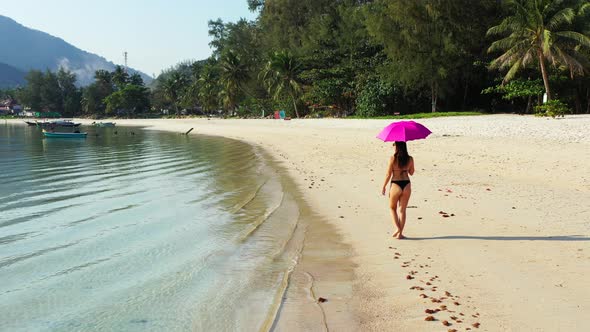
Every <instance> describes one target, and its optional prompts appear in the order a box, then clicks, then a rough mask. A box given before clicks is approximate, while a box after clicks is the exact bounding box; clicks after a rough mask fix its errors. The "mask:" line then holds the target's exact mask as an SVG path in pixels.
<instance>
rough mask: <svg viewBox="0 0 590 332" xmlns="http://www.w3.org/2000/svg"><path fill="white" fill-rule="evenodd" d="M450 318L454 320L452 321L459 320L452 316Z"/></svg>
mask: <svg viewBox="0 0 590 332" xmlns="http://www.w3.org/2000/svg"><path fill="white" fill-rule="evenodd" d="M449 318H450V319H452V320H457V316H451V317H449Z"/></svg>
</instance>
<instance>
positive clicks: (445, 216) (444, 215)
mask: <svg viewBox="0 0 590 332" xmlns="http://www.w3.org/2000/svg"><path fill="white" fill-rule="evenodd" d="M442 216H443V218H448V217H450V216H449V215H448V214H443V215H442Z"/></svg>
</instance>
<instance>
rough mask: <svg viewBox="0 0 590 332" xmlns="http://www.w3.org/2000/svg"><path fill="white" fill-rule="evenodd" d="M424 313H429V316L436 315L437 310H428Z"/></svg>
mask: <svg viewBox="0 0 590 332" xmlns="http://www.w3.org/2000/svg"><path fill="white" fill-rule="evenodd" d="M424 312H425V313H427V314H435V313H436V310H432V309H426V310H424Z"/></svg>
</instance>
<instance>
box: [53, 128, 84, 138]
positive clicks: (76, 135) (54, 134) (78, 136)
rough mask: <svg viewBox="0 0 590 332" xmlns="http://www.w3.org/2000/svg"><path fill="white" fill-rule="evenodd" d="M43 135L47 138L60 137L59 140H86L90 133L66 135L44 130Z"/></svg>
mask: <svg viewBox="0 0 590 332" xmlns="http://www.w3.org/2000/svg"><path fill="white" fill-rule="evenodd" d="M43 135H44V136H45V137H59V138H86V136H88V133H81V132H74V133H65V132H58V131H47V130H45V129H43Z"/></svg>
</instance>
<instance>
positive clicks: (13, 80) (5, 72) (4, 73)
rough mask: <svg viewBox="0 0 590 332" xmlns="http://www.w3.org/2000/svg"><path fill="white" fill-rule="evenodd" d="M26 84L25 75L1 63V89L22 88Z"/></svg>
mask: <svg viewBox="0 0 590 332" xmlns="http://www.w3.org/2000/svg"><path fill="white" fill-rule="evenodd" d="M24 84H25V73H24V72H23V71H20V70H18V69H16V68H14V67H12V66H9V65H7V64H5V63H0V89H1V88H7V87H13V86H22V85H24Z"/></svg>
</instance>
